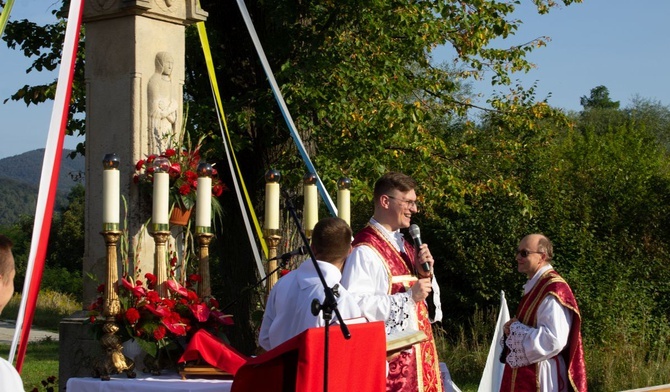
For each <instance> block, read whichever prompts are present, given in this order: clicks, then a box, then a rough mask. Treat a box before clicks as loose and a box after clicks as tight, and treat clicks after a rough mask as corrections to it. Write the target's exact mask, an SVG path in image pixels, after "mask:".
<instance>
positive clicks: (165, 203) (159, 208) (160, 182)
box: [151, 171, 170, 225]
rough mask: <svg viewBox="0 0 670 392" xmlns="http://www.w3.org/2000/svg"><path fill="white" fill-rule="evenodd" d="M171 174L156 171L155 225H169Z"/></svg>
mask: <svg viewBox="0 0 670 392" xmlns="http://www.w3.org/2000/svg"><path fill="white" fill-rule="evenodd" d="M169 190H170V176H169V175H168V174H167V173H164V172H159V171H156V172H155V173H154V200H153V202H154V204H153V209H152V215H151V219H152V221H153V224H154V225H161V224H164V225H167V224H168V218H169V217H168V213H169Z"/></svg>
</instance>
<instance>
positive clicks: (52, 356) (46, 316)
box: [0, 290, 82, 392]
mask: <svg viewBox="0 0 670 392" xmlns="http://www.w3.org/2000/svg"><path fill="white" fill-rule="evenodd" d="M20 303H21V295H19V294H15V295H14V296H13V297H12V299H11V300H10V301H9V303H8V304H7V306H5V308H4V309H3V310H2V318H3V319H6V320H16V317H17V315H18V313H19V306H20ZM81 309H82V307H81V303H78V302H77V301H75V300H74V299H73V297H72V296H70V295H66V294H61V293H58V292H55V291H49V290H47V291H44V292H40V294H39V296H38V297H37V306H36V308H35V316H34V319H33V327H37V328H42V329H45V330H48V331H53V332H57V331H58V325H59V323H60V321H61V319H63V318H64V317H68V316H70V315H72V314H73V313H75V312H76V311H78V310H81ZM9 349H10V346H9V345H5V344H0V356H2V357H3V358H8V357H9ZM57 376H58V342H57V341H55V340H52V339H50V338H47V339H45V340H42V341H39V342H29V343H28V347H27V348H26V356H25V360H24V362H23V369H22V370H21V379H22V380H23V386H24V387H25V390H26V391H28V392H30V391H33V390H34V388H37V390H38V391H42V390H47V387H48V386H54V385H53V384H48V382H47V380H48V379H49V378H50V377H57ZM43 381H44V382H45V383H47V384H48V385H43V384H42V382H43ZM56 381H57V380H56Z"/></svg>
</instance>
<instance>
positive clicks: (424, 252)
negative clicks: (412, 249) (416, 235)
mask: <svg viewBox="0 0 670 392" xmlns="http://www.w3.org/2000/svg"><path fill="white" fill-rule="evenodd" d="M414 263H415V268H416V270H417V271H418V273H419V275H420V276H421V277H428V276H430V275H431V274H432V271H433V264H434V263H435V260H434V259H433V255H432V254H430V250H429V249H428V244H421V247H419V249H418V250H417V254H416V257H415V259H414ZM424 263H428V265H429V266H430V271H425V270H424V269H423V266H422V265H423V264H424Z"/></svg>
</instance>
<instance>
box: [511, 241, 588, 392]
mask: <svg viewBox="0 0 670 392" xmlns="http://www.w3.org/2000/svg"><path fill="white" fill-rule="evenodd" d="M553 255H554V250H553V245H552V243H551V241H550V240H549V238H547V237H546V236H544V235H542V234H531V235H528V236H526V237H524V238H523V239H522V240H521V242H520V243H519V247H518V249H517V253H516V261H517V269H518V270H519V272H521V273H523V274H525V275H526V276H527V277H528V282H527V283H526V284H525V285H524V295H523V297H522V298H521V302H520V303H519V307H518V308H517V312H516V315H515V317H514V318H512V319H511V320H509V321H508V322H507V323H505V326H504V333H505V338H504V339H505V351H504V352H503V359H504V361H505V370H504V372H503V379H502V382H501V386H500V391H501V392H508V391H510V392H511V391H543V392H544V391H546V392H564V391H565V392H568V391H575V392H586V390H587V385H586V366H585V364H584V351H583V348H582V335H581V324H582V318H581V314H580V313H579V307H578V306H577V301H576V300H575V296H574V295H573V293H572V290H571V289H570V286H569V285H568V284H567V283H566V282H565V280H563V278H562V277H561V276H560V275H559V274H558V273H557V272H556V271H554V269H553V267H552V266H551V259H552V258H553Z"/></svg>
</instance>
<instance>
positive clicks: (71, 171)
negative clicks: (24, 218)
mask: <svg viewBox="0 0 670 392" xmlns="http://www.w3.org/2000/svg"><path fill="white" fill-rule="evenodd" d="M70 152H71V150H63V158H62V159H61V168H60V175H59V179H58V196H57V198H58V199H59V200H60V202H59V203H57V205H63V201H64V200H65V198H66V197H67V195H68V193H69V192H70V189H72V187H74V186H75V185H76V184H78V183H80V184H82V185H83V184H84V157H82V156H78V157H77V158H75V159H70V158H68V157H67V155H68V154H69V153H70ZM43 160H44V149H43V148H42V149H38V150H33V151H28V152H25V153H23V154H19V155H15V156H12V157H7V158H3V159H0V183H2V186H0V225H11V224H13V223H15V222H16V221H17V220H18V219H19V217H20V216H21V215H30V216H33V215H35V206H36V204H37V193H38V187H39V183H40V177H41V175H42V161H43Z"/></svg>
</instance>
